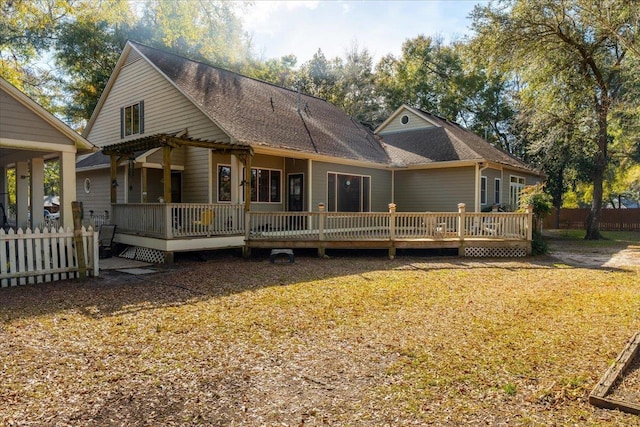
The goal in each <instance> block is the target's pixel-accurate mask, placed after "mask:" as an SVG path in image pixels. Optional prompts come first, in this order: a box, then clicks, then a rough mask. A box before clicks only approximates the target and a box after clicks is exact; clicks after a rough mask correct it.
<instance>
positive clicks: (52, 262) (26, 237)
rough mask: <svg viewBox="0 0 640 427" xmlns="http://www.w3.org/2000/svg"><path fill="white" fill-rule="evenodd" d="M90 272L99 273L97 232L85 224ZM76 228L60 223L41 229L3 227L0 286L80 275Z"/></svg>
mask: <svg viewBox="0 0 640 427" xmlns="http://www.w3.org/2000/svg"><path fill="white" fill-rule="evenodd" d="M79 235H81V238H82V241H83V244H82V247H83V249H84V260H86V270H87V274H88V275H91V276H98V271H99V268H98V233H97V232H95V231H93V228H92V227H89V228H88V229H85V228H84V227H82V229H81V230H80V233H79ZM74 236H75V234H74V231H73V230H70V229H67V230H66V231H65V230H64V229H63V228H62V227H61V228H60V229H58V230H56V229H55V228H52V229H47V228H43V229H42V230H40V229H38V228H35V229H34V230H33V231H32V230H31V229H29V228H27V229H26V231H23V230H22V229H21V228H19V229H18V231H17V232H15V231H14V230H13V229H10V230H9V231H8V232H5V231H4V230H2V229H0V287H9V286H17V285H26V284H30V283H42V282H52V281H56V280H65V279H72V278H76V277H79V273H80V269H81V267H82V266H80V265H78V259H79V257H78V253H77V248H76V245H75V242H74Z"/></svg>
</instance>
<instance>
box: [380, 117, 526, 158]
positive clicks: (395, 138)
mask: <svg viewBox="0 0 640 427" xmlns="http://www.w3.org/2000/svg"><path fill="white" fill-rule="evenodd" d="M418 111H419V112H420V113H421V114H424V115H425V116H427V117H428V118H429V120H430V121H431V122H432V123H434V124H436V126H435V127H429V128H425V129H418V130H413V131H403V132H397V133H389V134H385V135H384V136H383V138H384V142H385V148H386V149H387V152H388V153H389V156H390V157H391V159H392V161H393V162H394V163H396V164H405V165H407V166H411V165H420V164H429V163H435V162H446V161H457V160H471V161H473V160H485V161H490V162H494V163H500V164H504V165H508V166H513V167H517V168H521V169H528V170H532V168H531V167H530V166H528V165H527V164H525V163H524V162H522V161H521V160H519V159H517V158H515V157H513V156H512V155H510V154H508V153H505V152H504V151H502V150H500V149H498V148H496V147H494V146H493V145H491V144H490V143H489V142H487V141H485V140H484V139H482V138H481V137H479V136H478V135H476V134H474V133H473V132H471V131H469V130H466V129H464V128H463V127H461V126H460V125H459V124H457V123H453V122H450V121H448V120H445V119H443V118H441V117H438V116H436V115H433V114H430V113H427V112H426V111H421V110H418Z"/></svg>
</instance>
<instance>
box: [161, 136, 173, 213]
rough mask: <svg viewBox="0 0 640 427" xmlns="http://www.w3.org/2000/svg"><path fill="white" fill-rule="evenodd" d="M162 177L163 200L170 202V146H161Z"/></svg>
mask: <svg viewBox="0 0 640 427" xmlns="http://www.w3.org/2000/svg"><path fill="white" fill-rule="evenodd" d="M162 164H163V166H162V177H163V180H164V202H165V203H171V146H169V145H164V146H163V147H162Z"/></svg>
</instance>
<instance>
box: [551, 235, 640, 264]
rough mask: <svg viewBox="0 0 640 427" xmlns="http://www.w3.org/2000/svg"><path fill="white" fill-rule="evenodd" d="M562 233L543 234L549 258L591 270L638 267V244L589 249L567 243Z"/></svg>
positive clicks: (639, 256)
mask: <svg viewBox="0 0 640 427" xmlns="http://www.w3.org/2000/svg"><path fill="white" fill-rule="evenodd" d="M563 233H564V232H563V231H562V230H551V231H547V232H545V234H546V236H547V239H548V240H547V242H548V244H549V256H550V257H552V258H555V259H557V260H559V261H560V262H562V263H565V264H568V265H572V266H576V267H579V266H582V267H593V268H598V267H601V268H621V267H640V243H638V244H637V245H628V246H626V245H611V246H606V247H602V246H600V247H597V248H590V247H584V246H582V245H580V244H576V243H572V242H569V241H567V240H566V239H564V238H563ZM625 246H626V247H625Z"/></svg>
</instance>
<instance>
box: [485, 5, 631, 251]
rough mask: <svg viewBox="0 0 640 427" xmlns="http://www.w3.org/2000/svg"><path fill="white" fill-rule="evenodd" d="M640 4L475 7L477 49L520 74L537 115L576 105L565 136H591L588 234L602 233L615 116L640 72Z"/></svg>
mask: <svg viewBox="0 0 640 427" xmlns="http://www.w3.org/2000/svg"><path fill="white" fill-rule="evenodd" d="M639 7H640V4H639V3H636V2H630V1H627V0H606V1H600V0H562V1H557V0H504V1H500V2H498V3H497V4H496V5H494V4H490V5H488V6H486V7H480V6H478V7H476V9H475V10H474V13H473V28H474V29H475V31H476V33H477V37H476V40H475V41H474V42H475V46H476V51H477V52H481V53H482V55H484V56H485V57H488V58H490V59H491V60H492V63H493V65H496V66H498V67H500V69H502V70H503V71H504V72H507V71H510V72H512V73H513V76H517V78H518V79H520V80H521V82H522V90H521V92H520V95H521V96H520V102H521V103H522V104H523V105H522V108H523V109H524V108H527V109H528V110H529V111H531V114H530V117H531V118H532V120H534V121H535V120H536V119H537V118H538V117H540V116H545V115H550V116H553V115H555V114H557V112H560V114H558V115H562V116H563V117H564V118H567V117H569V116H567V115H564V114H562V111H563V110H565V109H566V107H567V106H569V108H570V109H571V110H577V111H576V114H575V115H573V116H572V117H570V118H572V119H575V121H570V122H569V123H565V126H567V131H566V132H564V135H565V136H566V137H569V140H568V141H567V142H568V143H570V144H572V145H577V144H581V143H582V142H585V141H586V142H587V144H588V147H587V150H589V152H590V165H589V169H590V176H591V179H592V182H593V202H592V206H591V212H590V215H589V220H588V224H587V233H586V238H587V239H598V238H600V237H601V236H600V230H599V228H600V213H601V208H602V200H603V182H604V178H605V171H606V169H607V165H608V163H609V161H610V158H609V153H608V149H609V146H610V137H609V136H610V135H609V130H610V127H609V119H610V114H611V112H612V110H613V109H614V108H616V105H617V104H618V103H619V102H621V101H622V93H623V89H624V83H625V81H627V79H628V78H630V77H629V76H630V75H631V74H635V73H637V72H638V70H637V68H634V67H632V64H634V61H633V60H630V57H632V56H633V55H634V54H635V53H636V52H635V51H636V49H637V46H638V43H639V40H638V27H637V16H638V8H639ZM630 17H635V18H634V19H635V21H633V20H631V19H630ZM550 143H551V144H555V143H556V142H555V141H553V140H552V141H550Z"/></svg>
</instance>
